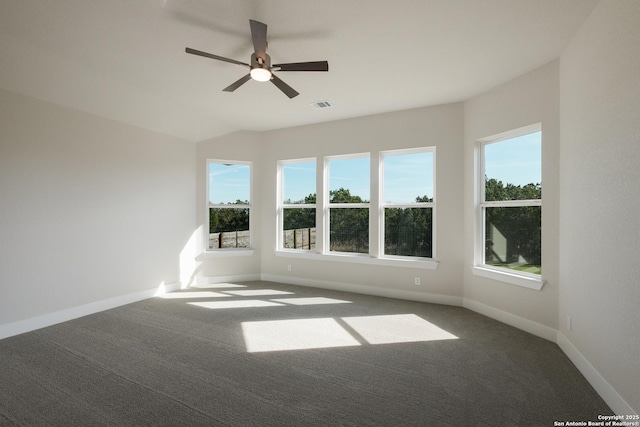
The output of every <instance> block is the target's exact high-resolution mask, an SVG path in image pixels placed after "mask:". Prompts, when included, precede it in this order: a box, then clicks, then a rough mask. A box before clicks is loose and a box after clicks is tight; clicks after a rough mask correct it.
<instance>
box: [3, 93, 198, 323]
mask: <svg viewBox="0 0 640 427" xmlns="http://www.w3.org/2000/svg"><path fill="white" fill-rule="evenodd" d="M194 161H195V144H192V143H188V142H185V141H181V140H177V139H175V138H172V137H167V136H163V135H160V134H157V133H153V132H149V131H145V130H142V129H139V128H135V127H133V126H130V125H125V124H122V123H119V122H115V121H112V120H107V119H103V118H99V117H97V116H93V115H91V114H87V113H83V112H79V111H76V110H72V109H69V108H64V107H59V106H55V105H53V104H49V103H46V102H43V101H38V100H35V99H32V98H28V97H25V96H22V95H18V94H15V93H11V92H7V91H0V236H1V237H0V328H2V326H3V325H4V326H6V325H9V324H11V325H16V322H17V324H18V329H17V332H20V325H19V323H20V321H23V320H25V319H32V318H36V317H39V318H41V320H42V317H45V318H46V316H48V315H51V314H52V313H56V312H60V311H65V310H69V309H73V308H76V307H79V306H83V305H86V304H92V303H95V302H97V301H102V300H107V299H110V298H116V297H121V296H123V295H130V294H135V293H137V292H140V291H145V290H150V289H153V288H158V287H159V286H160V285H161V284H162V283H164V284H165V285H168V284H171V283H174V282H176V281H178V276H179V272H178V270H179V267H180V266H179V256H180V252H181V251H182V250H183V248H184V246H185V244H186V243H187V242H188V240H189V237H190V235H191V233H192V232H193V229H194V226H195V210H194V205H195V164H194ZM46 323H47V320H46V319H44V320H43V321H42V322H40V326H42V325H43V324H46ZM3 330H4V335H7V334H11V330H7V329H6V328H5V329H3ZM0 335H2V334H0Z"/></svg>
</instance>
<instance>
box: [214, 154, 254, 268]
mask: <svg viewBox="0 0 640 427" xmlns="http://www.w3.org/2000/svg"><path fill="white" fill-rule="evenodd" d="M211 163H222V164H224V163H229V164H234V165H247V166H249V204H248V205H247V204H242V205H224V204H223V205H221V204H214V203H210V202H211V201H210V200H209V194H210V192H209V184H210V183H209V165H210V164H211ZM206 165H207V166H206V172H205V173H206V181H205V184H206V185H205V187H206V189H205V191H206V192H205V196H206V197H205V198H206V203H205V217H204V218H205V227H203V229H204V234H205V235H204V252H203V255H204V257H205V258H210V257H220V256H251V255H253V254H254V248H253V224H254V213H253V211H254V209H253V162H249V161H245V160H224V159H207V160H206ZM211 208H213V209H219V208H222V209H249V247H248V248H220V249H211V248H209V234H210V231H211V230H209V209H211Z"/></svg>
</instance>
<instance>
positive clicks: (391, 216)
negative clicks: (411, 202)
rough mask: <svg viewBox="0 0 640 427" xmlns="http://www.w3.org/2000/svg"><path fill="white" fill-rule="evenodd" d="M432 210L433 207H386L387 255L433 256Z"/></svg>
mask: <svg viewBox="0 0 640 427" xmlns="http://www.w3.org/2000/svg"><path fill="white" fill-rule="evenodd" d="M431 211H432V209H431V208H385V210H384V253H385V255H402V256H417V257H427V258H431V256H432V250H431V247H432V246H431V245H432V238H433V232H432V219H431Z"/></svg>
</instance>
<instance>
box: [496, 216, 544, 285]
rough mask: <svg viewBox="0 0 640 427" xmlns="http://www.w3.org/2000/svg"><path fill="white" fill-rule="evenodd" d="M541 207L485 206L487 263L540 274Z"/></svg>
mask: <svg viewBox="0 0 640 427" xmlns="http://www.w3.org/2000/svg"><path fill="white" fill-rule="evenodd" d="M541 212H542V208H541V207H540V206H526V207H497V208H494V207H488V208H485V261H484V263H485V264H487V265H493V266H496V267H505V268H510V269H515V270H520V271H526V272H529V273H534V274H540V273H541V271H542V267H541V258H542V256H541V253H542V252H541V246H540V235H541V233H540V230H541Z"/></svg>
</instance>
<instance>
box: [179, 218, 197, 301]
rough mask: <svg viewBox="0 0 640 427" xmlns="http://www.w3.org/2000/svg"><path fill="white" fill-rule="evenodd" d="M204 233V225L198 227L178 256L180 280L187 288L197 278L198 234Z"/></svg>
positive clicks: (183, 286)
mask: <svg viewBox="0 0 640 427" xmlns="http://www.w3.org/2000/svg"><path fill="white" fill-rule="evenodd" d="M201 234H202V226H200V227H198V228H197V229H196V230H195V231H194V232H193V233H192V234H191V237H189V240H188V241H187V243H186V244H185V245H184V248H182V251H180V256H179V258H178V279H179V280H180V287H181V288H182V289H186V288H188V287H189V286H190V285H191V282H192V281H193V280H194V278H195V274H196V271H197V269H198V261H196V254H197V246H198V243H197V240H198V236H199V235H201Z"/></svg>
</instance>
